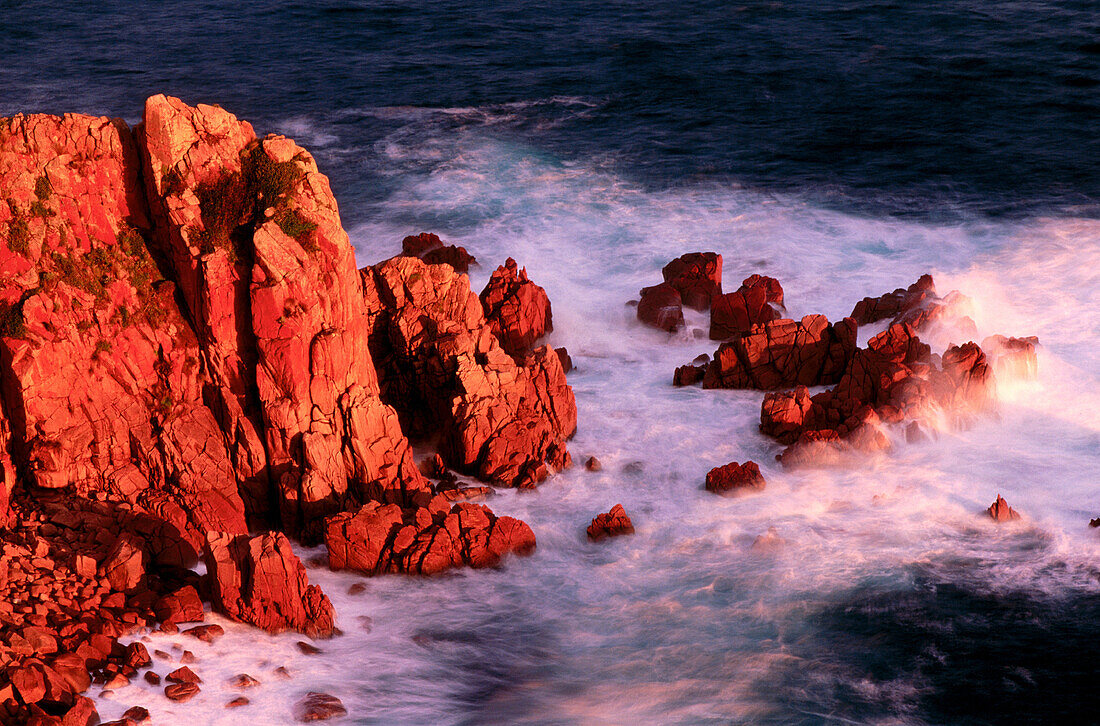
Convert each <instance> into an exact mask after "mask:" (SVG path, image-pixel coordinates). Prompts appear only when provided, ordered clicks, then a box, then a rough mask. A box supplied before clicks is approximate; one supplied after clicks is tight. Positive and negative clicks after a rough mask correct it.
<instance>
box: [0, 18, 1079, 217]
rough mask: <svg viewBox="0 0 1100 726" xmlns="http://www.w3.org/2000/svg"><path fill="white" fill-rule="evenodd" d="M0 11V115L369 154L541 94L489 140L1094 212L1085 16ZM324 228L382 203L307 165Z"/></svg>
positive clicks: (914, 196)
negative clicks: (406, 121)
mask: <svg viewBox="0 0 1100 726" xmlns="http://www.w3.org/2000/svg"><path fill="white" fill-rule="evenodd" d="M59 7H60V6H59V5H58V4H57V3H50V2H33V1H30V2H19V1H12V0H7V1H5V2H0V12H2V14H3V23H2V24H0V89H2V91H0V113H4V114H10V113H13V112H16V111H21V110H22V111H50V112H63V111H71V110H80V111H85V112H91V113H110V114H115V115H122V116H124V117H126V118H130V119H134V118H137V117H138V115H139V113H140V108H141V103H142V101H143V100H144V98H145V97H146V96H148V95H150V94H153V93H157V92H164V93H169V94H175V95H178V96H180V97H182V98H184V99H186V100H188V101H191V102H196V101H207V102H217V103H220V104H222V105H223V106H225V107H226V108H229V109H231V110H232V111H234V112H235V113H237V114H238V115H240V116H241V117H244V118H248V119H251V120H253V122H254V123H256V124H257V125H258V126H259V127H260V128H261V129H263V130H279V129H280V124H282V123H283V122H284V121H285V120H286V119H288V118H299V117H309V118H311V119H313V120H315V121H318V122H320V123H322V124H324V126H325V129H326V131H327V132H328V133H332V134H335V135H337V137H338V138H339V142H340V143H339V146H341V147H343V148H348V147H360V148H369V147H370V144H371V142H372V140H376V139H378V138H380V137H381V136H383V135H384V134H385V133H387V132H388V131H392V130H393V128H394V124H395V122H392V121H389V122H387V121H386V120H385V119H379V118H377V117H376V116H374V115H371V114H369V113H365V110H367V109H373V108H379V107H394V106H422V107H431V108H470V107H493V106H499V105H501V104H509V103H515V102H530V101H538V100H546V99H553V98H560V97H570V98H573V99H583V100H584V101H585V102H586V103H591V104H592V106H591V107H590V108H589V109H588V111H587V112H586V113H584V114H575V115H572V116H570V117H569V118H566V119H562V120H561V123H558V124H556V125H555V126H554V128H553V129H552V130H548V129H546V128H545V125H544V124H541V123H540V121H541V120H542V116H543V115H545V114H554V113H555V112H556V111H555V109H554V108H550V107H543V108H539V107H535V108H533V109H529V110H528V111H527V112H525V113H523V114H520V115H519V118H516V119H514V120H511V121H509V122H508V123H504V124H500V125H498V127H497V128H496V129H495V132H496V133H497V134H499V135H503V136H507V135H513V136H515V137H517V138H519V139H522V140H523V141H525V142H531V143H534V144H535V145H536V146H538V147H540V148H544V149H547V150H548V151H552V152H553V153H555V154H557V155H559V156H561V157H563V158H580V159H592V160H596V161H598V162H602V163H607V164H611V165H613V166H614V167H615V169H616V171H617V172H619V173H623V174H625V175H627V176H629V177H630V178H632V179H634V180H636V181H638V183H641V184H644V185H646V186H649V187H656V188H660V187H666V186H674V185H679V184H684V183H689V182H692V181H694V180H698V179H701V178H702V179H710V180H716V181H720V182H722V183H727V182H734V183H740V184H744V185H747V186H751V187H757V188H764V189H776V190H783V191H788V192H796V193H799V194H803V195H808V196H810V197H812V198H814V199H817V200H820V201H823V202H826V203H828V204H831V205H834V206H838V207H841V208H858V209H866V210H868V211H873V212H880V213H890V214H916V215H925V214H933V215H943V214H947V213H950V212H952V211H955V210H959V209H963V210H966V211H978V212H981V213H989V214H997V215H1001V214H1012V215H1026V214H1033V213H1044V212H1049V211H1051V210H1065V209H1069V210H1071V211H1073V212H1074V213H1075V214H1083V213H1084V214H1095V213H1096V212H1097V204H1098V202H1100V164H1097V160H1098V159H1100V134H1097V133H1096V122H1097V119H1098V118H1100V10H1098V7H1097V4H1096V3H1095V2H1094V1H1092V0H1057V1H1048V2H1041V1H1038V0H1035V1H1022V2H1004V1H992V2H991V1H989V0H944V1H942V2H934V3H912V2H901V1H895V2H890V1H888V0H881V1H872V0H843V1H840V0H784V1H767V2H763V1H760V0H741V1H736V0H735V1H734V2H719V1H715V0H678V1H675V2H671V1H667V0H659V1H652V2H644V3H637V2H622V1H621V0H610V1H607V0H600V1H599V2H593V1H591V0H583V1H577V0H555V1H554V2H546V1H535V2H531V1H528V2H516V3H495V2H486V1H485V0H442V1H439V2H431V3H427V2H424V3H419V2H417V3H406V2H367V1H363V2H351V1H346V2H317V3H276V2H250V3H182V2H181V3H167V2H150V3H119V2H97V3H82V4H72V5H71V7H70V8H69V9H67V10H61V9H59ZM322 165H323V167H324V169H325V170H326V171H327V172H328V173H329V174H330V175H331V176H332V177H333V178H334V180H335V182H336V184H335V185H334V186H335V188H336V189H337V194H338V195H340V196H341V199H342V200H346V201H348V202H355V203H354V204H345V205H344V206H345V209H346V210H348V211H346V212H345V216H348V217H350V221H352V222H355V221H358V220H357V215H358V214H360V213H365V212H362V211H361V210H366V209H367V206H366V203H369V202H373V201H377V200H379V199H381V198H384V196H385V194H386V191H387V188H386V185H385V182H384V179H382V178H379V177H376V176H372V174H371V173H370V171H369V168H370V164H369V159H364V158H362V156H360V155H352V156H351V157H350V158H349V157H341V156H339V155H333V156H331V157H329V158H324V156H323V155H322Z"/></svg>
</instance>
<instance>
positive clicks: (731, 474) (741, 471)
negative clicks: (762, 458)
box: [706, 461, 765, 496]
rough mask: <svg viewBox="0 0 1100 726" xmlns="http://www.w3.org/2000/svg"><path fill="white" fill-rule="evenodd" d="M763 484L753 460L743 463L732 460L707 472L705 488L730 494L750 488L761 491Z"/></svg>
mask: <svg viewBox="0 0 1100 726" xmlns="http://www.w3.org/2000/svg"><path fill="white" fill-rule="evenodd" d="M764 486H765V482H764V477H763V476H762V475H761V474H760V467H759V466H757V465H756V462H753V461H746V462H745V463H744V464H738V463H737V462H736V461H732V462H730V463H729V464H726V465H725V466H719V467H716V468H714V469H711V470H710V471H709V472H708V473H707V480H706V490H707V491H708V492H714V493H715V494H721V495H723V496H732V495H735V494H741V493H743V492H745V491H750V490H752V491H763V489H764Z"/></svg>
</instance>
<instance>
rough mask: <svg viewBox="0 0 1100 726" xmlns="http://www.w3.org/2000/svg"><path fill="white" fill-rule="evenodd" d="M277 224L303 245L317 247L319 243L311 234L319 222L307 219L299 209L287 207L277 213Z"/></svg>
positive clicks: (286, 233) (284, 232)
mask: <svg viewBox="0 0 1100 726" xmlns="http://www.w3.org/2000/svg"><path fill="white" fill-rule="evenodd" d="M275 224H277V225H279V229H281V230H282V231H283V234H285V235H286V236H287V237H292V238H293V239H295V240H297V241H298V242H299V243H301V245H302V247H306V245H310V246H311V247H313V248H314V249H316V247H317V243H316V242H314V241H313V240H312V238H311V235H312V234H313V232H314V231H315V230H316V229H317V223H316V222H312V221H310V220H309V219H307V218H306V217H305V216H304V215H303V214H302V213H301V212H299V211H298V210H297V209H290V208H287V209H284V210H282V211H281V212H279V213H278V214H276V215H275ZM306 248H307V249H308V247H306Z"/></svg>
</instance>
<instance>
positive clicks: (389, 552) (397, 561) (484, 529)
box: [325, 497, 535, 575]
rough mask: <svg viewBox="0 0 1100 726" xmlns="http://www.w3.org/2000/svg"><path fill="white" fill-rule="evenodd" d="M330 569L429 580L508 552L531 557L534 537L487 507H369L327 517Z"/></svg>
mask: <svg viewBox="0 0 1100 726" xmlns="http://www.w3.org/2000/svg"><path fill="white" fill-rule="evenodd" d="M325 546H326V547H327V549H328V553H329V567H331V568H332V569H334V570H342V569H351V570H356V571H358V572H362V573H364V574H367V575H377V574H381V573H386V572H394V573H396V572H403V573H410V574H422V575H433V574H437V573H440V572H443V571H444V570H448V569H451V568H454V567H461V566H470V567H474V568H481V567H493V566H495V565H497V564H498V563H499V562H500V559H501V557H502V556H504V555H505V554H508V553H515V554H519V555H526V554H530V553H531V552H533V551H534V549H535V535H534V533H533V532H532V531H531V528H530V527H528V526H527V524H525V523H524V522H521V521H520V520H518V519H513V518H512V517H497V516H496V515H495V514H493V511H492V510H491V509H489V508H488V507H486V506H482V505H478V504H471V503H467V502H460V503H458V504H455V505H453V506H451V507H449V508H448V507H447V504H446V503H445V500H443V499H442V498H441V497H437V498H436V499H435V500H433V502H432V505H431V506H430V507H424V508H420V509H415V510H414V509H406V510H405V511H401V510H400V509H399V508H397V507H395V506H394V505H386V506H379V505H378V504H377V503H369V504H366V505H364V506H363V508H362V509H360V510H359V511H358V512H355V513H349V512H345V513H342V514H337V515H335V516H333V517H330V518H329V520H328V523H327V526H326V529H325Z"/></svg>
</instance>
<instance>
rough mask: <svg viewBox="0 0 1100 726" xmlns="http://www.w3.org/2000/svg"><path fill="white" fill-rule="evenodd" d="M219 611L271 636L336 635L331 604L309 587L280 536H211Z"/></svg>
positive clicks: (210, 569) (206, 552) (209, 553)
mask: <svg viewBox="0 0 1100 726" xmlns="http://www.w3.org/2000/svg"><path fill="white" fill-rule="evenodd" d="M203 559H204V561H205V562H206V569H207V573H208V577H209V579H210V590H211V595H210V600H211V603H212V605H213V606H214V609H216V610H217V611H218V612H221V613H223V614H225V615H227V616H228V617H230V618H233V619H234V620H239V621H241V622H245V623H249V624H251V625H255V626H257V627H259V628H262V629H264V630H266V631H268V632H272V633H277V632H282V631H285V630H296V631H298V632H300V633H303V634H305V635H308V636H310V637H314V638H317V637H328V636H330V635H332V634H333V629H334V624H333V618H334V612H333V608H332V603H331V602H329V599H328V597H326V596H325V594H324V593H323V592H321V589H320V588H319V587H317V586H316V585H310V584H309V577H308V576H307V575H306V570H305V567H303V566H302V563H301V561H299V559H298V557H297V556H296V555H295V554H294V552H293V551H292V550H291V548H290V541H289V540H287V538H286V536H285V535H283V534H281V533H278V532H268V533H266V534H258V535H255V536H252V537H249V536H246V535H242V536H238V537H231V536H229V535H220V534H212V535H210V536H209V538H208V539H207V544H206V547H205V548H204V549H203Z"/></svg>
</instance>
